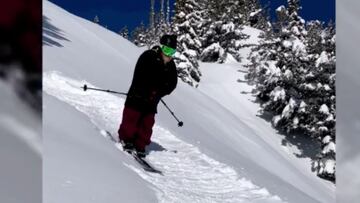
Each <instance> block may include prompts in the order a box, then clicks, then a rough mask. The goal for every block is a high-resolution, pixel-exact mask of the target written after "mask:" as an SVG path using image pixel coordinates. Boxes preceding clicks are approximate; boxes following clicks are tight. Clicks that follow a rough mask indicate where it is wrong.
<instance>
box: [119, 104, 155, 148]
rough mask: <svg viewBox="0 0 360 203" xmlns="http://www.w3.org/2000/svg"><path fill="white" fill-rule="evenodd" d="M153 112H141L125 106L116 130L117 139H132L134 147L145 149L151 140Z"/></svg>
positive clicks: (153, 121) (153, 120)
mask: <svg viewBox="0 0 360 203" xmlns="http://www.w3.org/2000/svg"><path fill="white" fill-rule="evenodd" d="M154 123H155V113H147V114H143V113H141V112H139V111H137V110H135V109H133V108H129V107H125V108H124V111H123V117H122V122H121V124H120V128H119V130H118V133H119V139H120V140H124V141H132V142H133V143H134V145H135V147H136V149H140V150H145V147H146V145H149V144H150V142H151V134H152V127H153V126H154Z"/></svg>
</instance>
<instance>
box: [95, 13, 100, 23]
mask: <svg viewBox="0 0 360 203" xmlns="http://www.w3.org/2000/svg"><path fill="white" fill-rule="evenodd" d="M94 23H96V24H100V20H99V17H98V16H97V15H95V17H94Z"/></svg>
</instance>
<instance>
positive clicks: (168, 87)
mask: <svg viewBox="0 0 360 203" xmlns="http://www.w3.org/2000/svg"><path fill="white" fill-rule="evenodd" d="M170 70H171V71H170V73H169V75H168V76H167V81H166V82H165V84H164V86H163V88H162V95H161V96H165V95H169V94H170V93H171V92H172V91H174V89H175V88H176V85H177V80H178V75H177V70H176V66H175V63H174V62H173V61H172V62H171V66H170Z"/></svg>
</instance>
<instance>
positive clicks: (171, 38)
mask: <svg viewBox="0 0 360 203" xmlns="http://www.w3.org/2000/svg"><path fill="white" fill-rule="evenodd" d="M176 38H177V36H176V35H163V36H162V37H161V38H160V44H161V45H165V46H167V47H170V48H173V49H176V46H177V40H176Z"/></svg>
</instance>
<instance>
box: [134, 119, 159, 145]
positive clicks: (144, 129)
mask: <svg viewBox="0 0 360 203" xmlns="http://www.w3.org/2000/svg"><path fill="white" fill-rule="evenodd" d="M154 123H155V114H154V113H151V114H146V115H144V116H143V118H142V120H141V125H140V126H139V127H140V128H139V131H138V137H137V138H136V140H135V143H134V144H135V148H136V149H137V150H138V151H145V147H146V146H147V145H149V144H150V142H151V135H152V132H153V131H152V128H153V126H154Z"/></svg>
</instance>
